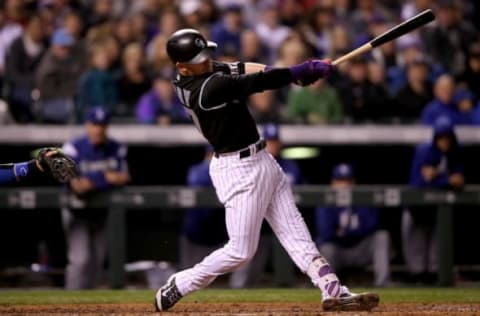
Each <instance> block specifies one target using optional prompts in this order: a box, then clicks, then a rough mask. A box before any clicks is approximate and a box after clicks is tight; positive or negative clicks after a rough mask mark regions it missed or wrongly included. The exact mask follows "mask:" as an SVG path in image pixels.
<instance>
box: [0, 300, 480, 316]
mask: <svg viewBox="0 0 480 316" xmlns="http://www.w3.org/2000/svg"><path fill="white" fill-rule="evenodd" d="M0 315H15V316H17V315H22V316H23V315H55V316H59V315H62V316H63V315H64V316H67V315H68V316H74V315H92V316H98V315H124V316H134V315H135V316H137V315H138V316H140V315H158V314H156V313H154V312H153V303H152V305H149V304H84V305H61V304H55V305H18V306H14V305H2V306H0ZM161 315H165V316H174V315H175V316H180V315H189V316H193V315H198V316H207V315H213V316H220V315H239V316H313V315H315V316H319V315H324V316H334V315H342V316H347V315H352V316H363V315H374V316H376V315H378V316H390V315H395V316H397V315H402V316H417V315H418V316H425V315H435V316H437V315H442V316H443V315H461V316H463V315H468V316H474V315H479V316H480V304H472V305H468V304H413V303H400V304H394V303H386V304H380V306H379V307H377V308H376V309H374V310H373V311H372V312H369V313H368V312H361V313H359V312H343V313H326V312H322V311H321V307H320V304H319V303H230V304H227V303H179V304H178V305H177V306H175V307H174V308H173V309H172V311H171V312H167V313H162V314H161Z"/></svg>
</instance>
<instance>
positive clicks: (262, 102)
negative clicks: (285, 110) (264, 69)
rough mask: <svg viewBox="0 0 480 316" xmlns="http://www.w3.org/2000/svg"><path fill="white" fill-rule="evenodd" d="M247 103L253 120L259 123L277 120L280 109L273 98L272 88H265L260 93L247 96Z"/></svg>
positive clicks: (278, 119)
mask: <svg viewBox="0 0 480 316" xmlns="http://www.w3.org/2000/svg"><path fill="white" fill-rule="evenodd" d="M248 105H249V106H250V112H251V113H252V115H253V117H254V118H255V122H257V123H260V124H265V123H270V122H277V123H278V122H279V121H280V115H281V109H280V105H279V104H278V102H277V101H276V100H275V93H274V91H272V90H265V91H263V92H260V93H255V94H252V95H251V96H250V97H249V102H248Z"/></svg>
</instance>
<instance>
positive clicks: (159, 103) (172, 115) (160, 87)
mask: <svg viewBox="0 0 480 316" xmlns="http://www.w3.org/2000/svg"><path fill="white" fill-rule="evenodd" d="M136 112H137V120H138V121H139V122H140V123H143V124H159V125H170V124H171V123H184V122H190V118H189V116H188V114H187V112H186V111H185V109H184V107H183V105H182V103H181V102H180V100H179V99H178V96H177V94H176V93H175V91H174V90H173V85H172V83H171V76H168V75H167V76H166V75H163V74H159V75H157V77H156V78H155V80H154V81H153V87H152V89H151V90H150V91H149V92H147V93H145V94H144V95H143V96H142V97H141V98H140V101H139V102H138V104H137V109H136Z"/></svg>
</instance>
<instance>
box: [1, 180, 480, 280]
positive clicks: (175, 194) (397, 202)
mask: <svg viewBox="0 0 480 316" xmlns="http://www.w3.org/2000/svg"><path fill="white" fill-rule="evenodd" d="M294 193H295V199H296V202H297V204H298V205H299V206H301V207H316V206H319V205H324V206H351V205H359V206H374V207H383V208H385V207H386V208H388V207H406V206H413V205H438V217H437V229H438V232H439V234H438V236H439V243H438V244H439V247H438V252H439V258H441V259H440V260H439V271H438V272H439V285H442V286H450V285H452V284H453V264H454V263H453V224H452V223H453V221H452V207H453V206H455V205H480V186H467V187H466V188H465V189H464V190H461V191H451V190H420V189H414V188H408V187H399V186H356V187H355V188H353V189H346V190H333V189H332V188H330V187H327V186H297V187H295V189H294ZM88 205H89V207H102V208H108V209H109V215H108V221H107V223H108V243H109V245H108V252H109V254H108V256H109V262H110V264H109V279H110V285H111V287H113V288H121V287H123V286H124V285H125V280H126V277H125V270H124V265H125V258H126V250H125V244H126V233H125V228H126V223H125V214H126V211H127V210H128V211H129V212H130V211H138V210H142V209H155V208H158V209H169V210H171V209H182V208H191V207H218V206H220V204H219V202H218V200H217V198H216V195H215V192H214V191H213V189H199V188H195V189H193V188H188V187H177V186H168V187H159V186H155V187H126V188H123V189H118V190H115V191H111V192H105V193H100V194H97V195H95V196H94V197H92V198H91V199H90V200H89V201H88ZM65 206H68V207H71V208H76V209H81V208H84V207H85V206H86V203H85V202H84V201H81V200H78V199H77V198H75V197H74V196H72V195H69V194H67V193H66V192H65V191H64V190H63V189H61V188H57V187H51V188H15V189H13V188H10V189H9V188H2V189H1V190H0V208H2V209H4V210H6V209H17V210H18V209H20V210H21V209H49V208H50V209H51V208H61V207H65Z"/></svg>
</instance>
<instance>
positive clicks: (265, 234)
mask: <svg viewBox="0 0 480 316" xmlns="http://www.w3.org/2000/svg"><path fill="white" fill-rule="evenodd" d="M262 137H263V139H265V141H266V143H267V147H266V149H267V151H268V153H269V154H270V155H272V156H273V158H275V160H276V161H277V163H278V165H279V166H280V167H281V168H282V170H283V172H285V174H286V176H287V179H288V182H289V184H290V185H291V186H294V185H297V184H302V183H303V176H302V173H301V171H300V168H299V166H298V165H297V163H296V162H295V161H293V160H289V159H284V158H282V157H281V155H280V154H281V150H282V141H281V139H280V129H279V126H278V125H277V124H275V123H269V124H265V125H264V126H263V132H262ZM274 242H277V243H278V241H277V240H275V237H274V236H273V234H272V229H271V228H270V226H269V225H267V223H266V221H263V224H262V228H261V233H260V241H259V244H258V249H257V252H256V253H255V255H254V256H253V258H252V259H251V260H250V261H249V262H248V263H246V264H244V265H243V266H242V267H240V268H239V269H237V270H235V271H233V272H232V274H231V276H230V287H232V288H245V287H252V286H255V285H258V284H259V282H260V281H261V277H262V275H263V273H264V272H265V268H266V266H267V263H268V261H269V259H271V258H273V257H274V256H277V255H280V253H275V252H274V251H273V246H274V245H273V244H274ZM273 260H275V259H274V258H273Z"/></svg>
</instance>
